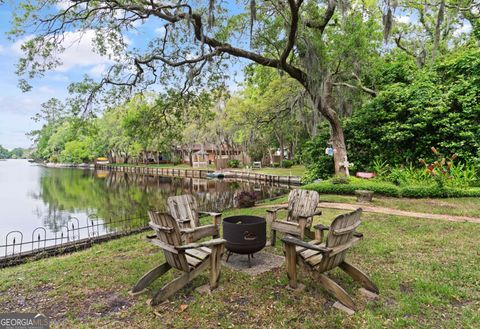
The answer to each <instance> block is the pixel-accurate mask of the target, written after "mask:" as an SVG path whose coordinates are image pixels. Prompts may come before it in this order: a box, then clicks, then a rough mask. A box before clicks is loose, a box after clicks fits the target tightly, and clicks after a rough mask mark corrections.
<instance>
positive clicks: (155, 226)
mask: <svg viewBox="0 0 480 329" xmlns="http://www.w3.org/2000/svg"><path fill="white" fill-rule="evenodd" d="M148 226H150V227H151V228H152V229H154V230H158V231H162V232H171V231H173V227H165V226H161V225H158V224H155V223H154V222H149V223H148Z"/></svg>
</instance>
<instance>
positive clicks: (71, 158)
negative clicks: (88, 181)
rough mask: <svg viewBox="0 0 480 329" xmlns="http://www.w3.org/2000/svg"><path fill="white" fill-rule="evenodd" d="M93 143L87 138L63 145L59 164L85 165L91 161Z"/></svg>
mask: <svg viewBox="0 0 480 329" xmlns="http://www.w3.org/2000/svg"><path fill="white" fill-rule="evenodd" d="M92 145H93V141H92V140H91V139H89V138H87V139H85V140H83V141H77V140H74V141H70V142H67V143H66V144H65V148H64V149H63V151H62V152H61V153H60V159H59V160H60V162H62V163H74V164H79V163H87V162H90V161H92V160H93V158H94V156H92V154H93V152H92V150H91V146H92Z"/></svg>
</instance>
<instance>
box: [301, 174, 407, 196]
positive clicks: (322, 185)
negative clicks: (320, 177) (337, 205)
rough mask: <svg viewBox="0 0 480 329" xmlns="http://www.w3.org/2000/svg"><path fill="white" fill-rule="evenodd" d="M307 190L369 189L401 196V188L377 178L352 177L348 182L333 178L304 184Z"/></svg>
mask: <svg viewBox="0 0 480 329" xmlns="http://www.w3.org/2000/svg"><path fill="white" fill-rule="evenodd" d="M304 188H305V189H307V190H314V191H317V192H319V193H334V194H355V190H369V191H374V192H375V193H378V194H381V195H386V196H400V189H399V188H398V187H397V186H395V185H393V184H391V183H387V182H381V181H377V180H371V181H369V180H363V179H358V178H354V177H350V179H349V180H348V183H346V184H338V183H337V184H336V183H334V182H333V179H331V180H326V181H323V182H319V183H312V184H308V185H305V186H304Z"/></svg>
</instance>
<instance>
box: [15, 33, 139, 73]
mask: <svg viewBox="0 0 480 329" xmlns="http://www.w3.org/2000/svg"><path fill="white" fill-rule="evenodd" d="M32 38H33V36H27V37H25V38H23V39H21V40H18V41H16V42H15V43H14V44H13V45H12V50H13V51H14V52H15V53H16V54H18V55H23V51H22V49H21V46H22V44H23V43H24V42H26V41H28V40H31V39H32ZM94 39H95V31H94V30H86V31H75V32H66V33H65V34H64V39H63V42H62V46H63V47H64V48H65V51H63V52H62V53H60V54H59V55H58V58H59V60H60V62H61V63H62V64H61V65H59V66H58V67H57V68H56V69H55V71H57V72H67V71H69V70H71V69H73V68H78V67H81V68H87V69H88V68H89V67H90V68H91V69H92V70H93V69H94V68H92V67H95V66H99V65H104V66H106V65H107V64H112V62H113V61H112V60H111V59H110V58H109V56H114V55H115V56H118V55H117V54H114V53H113V51H109V52H108V54H107V55H106V56H102V55H100V54H98V53H96V52H94V51H93V47H94ZM125 42H126V43H127V44H131V40H129V39H126V40H125ZM94 72H98V68H97V70H96V71H95V70H94Z"/></svg>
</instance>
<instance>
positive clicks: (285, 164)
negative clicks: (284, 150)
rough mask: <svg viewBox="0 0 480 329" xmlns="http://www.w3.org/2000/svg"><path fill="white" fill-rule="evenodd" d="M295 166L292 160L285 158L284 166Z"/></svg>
mask: <svg viewBox="0 0 480 329" xmlns="http://www.w3.org/2000/svg"><path fill="white" fill-rule="evenodd" d="M292 166H293V161H292V160H283V168H291V167H292Z"/></svg>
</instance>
